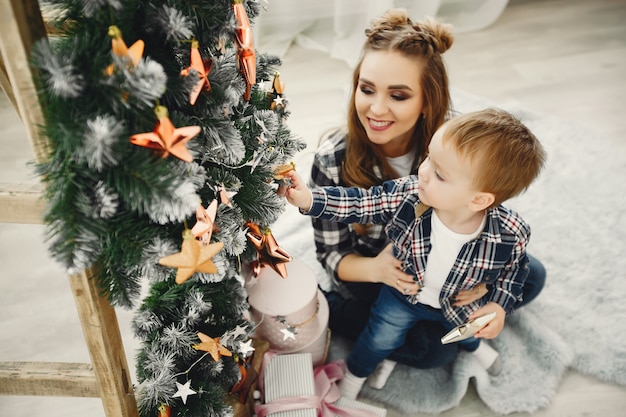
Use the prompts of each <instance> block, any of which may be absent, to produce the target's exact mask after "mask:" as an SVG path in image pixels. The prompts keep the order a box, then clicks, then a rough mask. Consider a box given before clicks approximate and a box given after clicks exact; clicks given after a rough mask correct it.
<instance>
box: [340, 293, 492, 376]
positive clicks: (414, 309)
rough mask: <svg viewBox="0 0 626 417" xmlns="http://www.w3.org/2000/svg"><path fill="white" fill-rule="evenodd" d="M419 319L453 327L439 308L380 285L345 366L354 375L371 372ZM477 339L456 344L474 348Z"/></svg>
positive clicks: (395, 347)
mask: <svg viewBox="0 0 626 417" xmlns="http://www.w3.org/2000/svg"><path fill="white" fill-rule="evenodd" d="M420 321H435V322H438V323H439V324H441V326H443V327H444V329H446V331H448V330H451V329H452V328H454V324H452V323H449V322H448V321H447V320H446V319H445V317H444V315H443V313H442V311H441V310H439V309H435V308H432V307H430V306H427V305H424V304H419V303H418V304H411V303H409V302H408V301H407V298H406V297H405V296H404V295H403V294H401V293H400V292H399V291H397V290H396V289H395V288H391V287H389V286H386V285H383V286H382V287H381V289H380V292H379V293H378V299H377V300H376V302H375V303H374V305H373V306H372V309H371V311H370V317H369V321H368V323H367V326H365V329H364V330H363V332H362V333H361V335H360V336H359V338H358V339H357V341H356V343H355V344H354V346H353V348H352V351H351V352H350V355H349V356H348V359H347V361H346V364H347V366H348V369H349V370H350V372H352V373H353V374H354V375H355V376H357V377H365V376H368V375H369V374H371V373H372V372H373V371H374V369H376V366H377V365H378V364H379V363H380V362H381V361H382V360H383V359H386V358H387V357H389V355H390V354H391V353H392V352H393V351H395V350H396V349H398V348H399V347H400V346H402V345H403V344H404V343H405V341H406V337H407V334H408V332H409V330H410V329H412V328H413V326H415V324H416V323H418V322H420ZM479 343H480V340H478V339H475V338H473V337H472V338H469V339H466V340H463V341H461V342H459V343H457V345H459V346H460V347H462V348H463V349H466V350H469V351H474V350H476V349H477V348H478V344H479Z"/></svg>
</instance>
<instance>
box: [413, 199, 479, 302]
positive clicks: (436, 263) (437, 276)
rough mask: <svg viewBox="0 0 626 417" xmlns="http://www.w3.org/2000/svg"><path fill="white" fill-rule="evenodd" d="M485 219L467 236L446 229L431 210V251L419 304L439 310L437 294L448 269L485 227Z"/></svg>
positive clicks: (447, 273)
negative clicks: (463, 248)
mask: <svg viewBox="0 0 626 417" xmlns="http://www.w3.org/2000/svg"><path fill="white" fill-rule="evenodd" d="M485 222H486V217H483V221H482V222H481V224H480V226H479V227H478V229H476V231H474V232H473V233H469V234H462V233H456V232H453V231H452V230H450V229H448V227H446V225H445V224H443V222H442V221H441V220H440V219H439V216H437V212H436V211H435V210H433V212H432V216H431V233H430V244H431V249H430V253H429V254H428V260H427V261H426V273H425V275H424V287H423V288H422V291H421V292H420V295H419V302H420V303H422V304H426V305H429V306H431V307H435V308H441V304H440V303H439V293H441V288H442V287H443V284H444V283H445V282H446V279H447V278H448V275H449V274H450V269H451V268H452V266H453V265H454V262H455V261H456V258H457V256H458V255H459V251H460V250H461V248H462V247H463V245H464V244H465V243H467V242H469V241H470V240H472V239H475V238H476V237H478V235H480V233H481V232H482V230H483V228H484V227H485Z"/></svg>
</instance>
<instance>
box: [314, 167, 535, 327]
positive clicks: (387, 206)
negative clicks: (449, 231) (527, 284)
mask: <svg viewBox="0 0 626 417" xmlns="http://www.w3.org/2000/svg"><path fill="white" fill-rule="evenodd" d="M312 192H313V205H312V207H311V210H310V211H309V212H308V213H307V214H308V215H310V216H312V217H315V218H323V219H325V220H328V221H330V222H339V221H341V222H343V223H374V224H379V225H381V224H382V225H386V226H385V232H386V234H387V236H388V237H389V239H390V241H391V242H393V244H394V255H395V256H396V258H398V259H399V260H400V261H402V264H403V270H404V271H405V272H406V273H408V274H410V275H413V276H414V277H415V280H416V281H417V282H418V283H420V284H422V285H423V282H424V272H425V269H426V260H427V258H428V253H429V252H430V232H431V229H430V224H431V222H430V220H431V213H432V209H429V210H427V211H426V212H425V213H424V214H423V215H422V216H420V217H416V215H415V207H416V206H417V204H418V203H419V198H418V196H417V177H416V176H410V177H405V178H401V179H398V180H393V181H386V182H384V183H383V184H382V185H381V186H378V187H372V188H371V189H369V190H364V189H359V188H342V187H325V188H323V189H321V188H316V189H313V190H312ZM529 237H530V228H529V226H528V225H527V224H526V223H525V222H524V221H523V219H522V218H521V217H520V216H519V215H518V214H517V213H515V212H513V211H511V210H509V209H507V208H505V207H503V206H501V205H500V206H497V207H494V208H491V209H489V210H488V211H487V222H486V225H485V229H484V230H483V232H482V233H481V234H480V235H479V237H478V238H476V239H474V240H472V241H470V242H468V243H466V244H465V245H464V246H463V247H462V249H461V251H460V252H459V255H458V257H457V259H456V261H455V264H454V266H453V267H452V269H451V271H450V274H449V275H448V278H447V280H446V282H445V284H444V286H443V288H442V291H441V294H440V302H441V307H442V311H443V313H444V315H445V316H446V318H447V319H448V320H449V321H450V322H452V323H455V324H462V323H463V322H465V321H466V320H467V319H468V317H469V315H470V314H471V313H472V312H473V311H475V310H476V309H478V308H479V307H480V306H482V305H484V304H485V303H486V302H488V301H492V302H496V303H498V304H499V305H501V306H502V307H503V308H504V310H505V311H506V312H507V313H508V312H510V311H511V310H512V309H513V305H514V304H515V303H516V302H518V301H519V300H520V299H521V294H522V287H523V284H524V279H525V277H526V274H518V272H519V270H520V269H521V268H526V267H527V263H528V258H527V256H526V246H527V244H528V239H529ZM479 283H486V284H489V285H492V286H493V290H492V291H490V292H489V294H488V295H487V296H485V297H484V298H483V299H481V300H477V301H475V302H473V303H471V304H469V305H467V306H462V307H452V303H453V302H454V297H455V295H456V294H457V292H458V291H459V290H462V289H471V288H473V287H474V286H475V285H477V284H479ZM408 298H409V301H411V302H412V303H417V302H419V294H417V295H414V296H408Z"/></svg>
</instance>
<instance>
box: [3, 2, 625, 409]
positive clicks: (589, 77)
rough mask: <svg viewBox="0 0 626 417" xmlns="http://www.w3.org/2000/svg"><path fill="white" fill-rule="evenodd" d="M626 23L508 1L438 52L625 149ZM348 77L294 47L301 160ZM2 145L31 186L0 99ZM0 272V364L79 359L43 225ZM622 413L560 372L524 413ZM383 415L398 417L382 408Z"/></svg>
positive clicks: (20, 402)
mask: <svg viewBox="0 0 626 417" xmlns="http://www.w3.org/2000/svg"><path fill="white" fill-rule="evenodd" d="M624 21H626V1H624V0H596V1H593V2H591V1H586V0H517V1H515V0H513V1H511V2H510V3H509V6H508V7H507V8H506V9H505V11H504V13H503V15H502V16H501V17H500V19H499V20H498V21H497V22H496V23H495V24H494V25H493V26H491V27H489V28H487V29H484V30H481V31H477V32H471V33H463V34H458V35H457V37H456V39H455V44H454V45H453V47H452V48H451V49H450V51H448V52H447V53H446V62H447V65H448V69H449V73H450V77H451V83H452V86H453V87H454V88H458V89H460V90H463V91H466V92H469V93H472V94H475V95H479V96H483V97H486V98H489V99H491V100H493V101H495V102H498V103H508V102H516V103H519V104H520V105H522V106H524V107H525V108H528V109H529V110H532V111H535V112H539V113H544V114H547V115H551V116H557V117H561V118H563V119H565V120H569V121H573V122H576V123H578V124H580V125H582V126H584V127H589V128H592V129H594V130H595V131H597V132H599V133H601V134H603V135H607V136H610V137H612V138H613V139H614V140H615V141H623V140H624V139H623V138H624V137H626V118H625V117H624V107H623V106H624V103H626V25H625V24H624V23H623V22H624ZM349 78H350V68H348V66H347V65H346V64H345V63H343V62H342V61H338V60H332V59H329V58H328V57H327V56H325V54H323V53H321V52H313V51H309V50H304V49H302V48H300V47H297V46H294V47H292V48H291V49H290V50H289V51H288V53H287V55H286V56H285V57H284V60H283V65H282V67H281V79H282V80H283V81H284V82H285V84H286V90H285V92H286V93H287V95H288V97H289V100H290V104H289V106H290V109H291V112H292V114H291V116H290V118H289V124H290V127H291V129H292V130H293V131H294V132H295V133H297V134H300V135H301V136H302V137H303V138H304V139H306V140H307V142H308V143H309V148H308V149H307V150H306V151H304V152H303V153H302V154H301V155H300V156H299V158H310V156H311V155H312V152H313V150H314V149H315V144H316V142H317V139H318V138H319V136H320V134H321V133H322V132H323V131H324V130H326V129H328V128H331V127H333V126H335V125H336V124H338V123H341V122H342V116H343V112H344V110H345V103H346V90H345V87H346V85H347V83H348V80H349ZM0 96H1V95H0ZM0 137H1V138H2V141H1V142H0V150H1V152H0V183H16V182H21V183H34V182H36V181H37V180H36V178H35V177H34V175H33V174H32V171H31V169H30V167H29V165H28V163H29V161H31V160H32V159H33V156H32V155H33V154H32V151H31V149H30V147H29V145H28V141H27V139H26V135H25V133H24V130H23V128H22V126H21V125H20V120H19V118H18V117H17V116H16V115H15V113H14V112H13V110H12V109H11V107H10V105H9V104H8V102H7V101H6V99H5V98H4V97H0ZM590 146H593V144H590ZM296 163H298V161H296ZM0 265H1V267H0V276H1V278H0V305H2V307H1V308H0V334H1V335H2V338H1V339H0V360H2V361H70V362H86V361H88V360H89V356H88V353H87V350H86V348H85V346H84V342H83V339H82V333H81V330H80V324H79V322H78V318H77V317H76V311H75V308H74V306H73V299H72V297H71V294H70V291H69V286H68V284H67V281H66V279H65V278H64V276H65V274H64V272H63V271H62V270H61V268H60V266H59V265H58V264H56V263H54V262H53V261H51V260H50V259H49V257H48V255H47V249H46V244H45V242H44V241H43V233H42V226H38V225H10V224H3V225H0ZM131 318H132V312H129V311H124V310H120V311H118V320H119V322H120V328H121V332H122V337H123V339H124V343H125V347H126V353H127V356H128V360H129V363H130V366H131V369H132V368H134V355H135V351H136V348H137V341H136V340H134V338H133V336H132V334H131V332H130V324H129V323H130V320H131ZM624 409H626V387H623V386H615V385H611V384H606V383H603V382H600V381H598V380H596V379H594V378H589V377H586V376H583V375H580V374H577V373H569V374H568V375H567V376H566V377H565V378H564V380H563V382H562V384H561V386H560V388H559V390H558V392H557V393H556V395H555V397H554V400H553V402H552V404H551V405H550V406H549V407H548V408H546V409H544V410H541V411H539V412H537V413H534V414H533V415H534V416H540V417H546V416H551V417H552V416H559V417H560V416H568V417H583V416H603V417H613V416H615V417H617V416H622V415H624V413H623V410H624ZM0 415H10V416H12V417H21V416H29V417H39V416H46V417H52V416H65V417H68V416H69V417H74V416H76V417H78V416H81V417H83V416H90V417H98V416H103V415H104V413H103V412H102V408H101V405H100V402H99V400H98V399H68V398H48V397H1V396H0ZM493 415H494V414H493V413H492V412H490V410H489V409H487V408H486V407H485V406H484V405H483V403H482V402H481V400H480V399H479V398H478V397H477V396H476V394H475V392H474V391H473V390H472V389H471V388H470V390H469V392H468V394H467V395H466V396H465V398H464V399H463V401H462V402H461V404H460V406H459V407H457V408H455V409H453V410H449V411H447V412H445V413H443V414H441V416H444V417H474V416H487V417H488V416H493ZM527 415H528V414H526V413H520V414H516V415H515V416H527ZM388 416H389V417H398V416H399V414H397V413H395V412H393V411H391V410H390V411H389V412H388ZM415 417H418V415H415Z"/></svg>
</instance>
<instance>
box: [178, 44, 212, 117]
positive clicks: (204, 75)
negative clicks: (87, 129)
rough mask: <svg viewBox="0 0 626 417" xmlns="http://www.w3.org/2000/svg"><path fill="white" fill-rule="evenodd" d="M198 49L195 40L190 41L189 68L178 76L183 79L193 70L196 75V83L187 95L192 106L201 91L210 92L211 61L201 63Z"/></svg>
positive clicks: (198, 45)
mask: <svg viewBox="0 0 626 417" xmlns="http://www.w3.org/2000/svg"><path fill="white" fill-rule="evenodd" d="M199 47H200V44H199V43H198V41H197V40H195V39H194V40H193V41H191V64H190V65H189V67H187V68H185V69H183V70H182V71H181V72H180V75H182V76H184V77H186V76H188V75H189V72H190V71H191V70H195V71H196V72H197V73H198V81H197V82H196V85H195V86H194V88H193V89H192V90H191V92H190V93H189V103H190V104H191V105H192V106H193V105H194V104H196V101H197V100H198V96H199V95H200V92H202V90H203V89H204V91H211V83H209V73H210V72H211V68H213V60H212V59H207V60H206V61H203V60H202V56H201V55H200V50H199V49H198V48H199Z"/></svg>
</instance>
